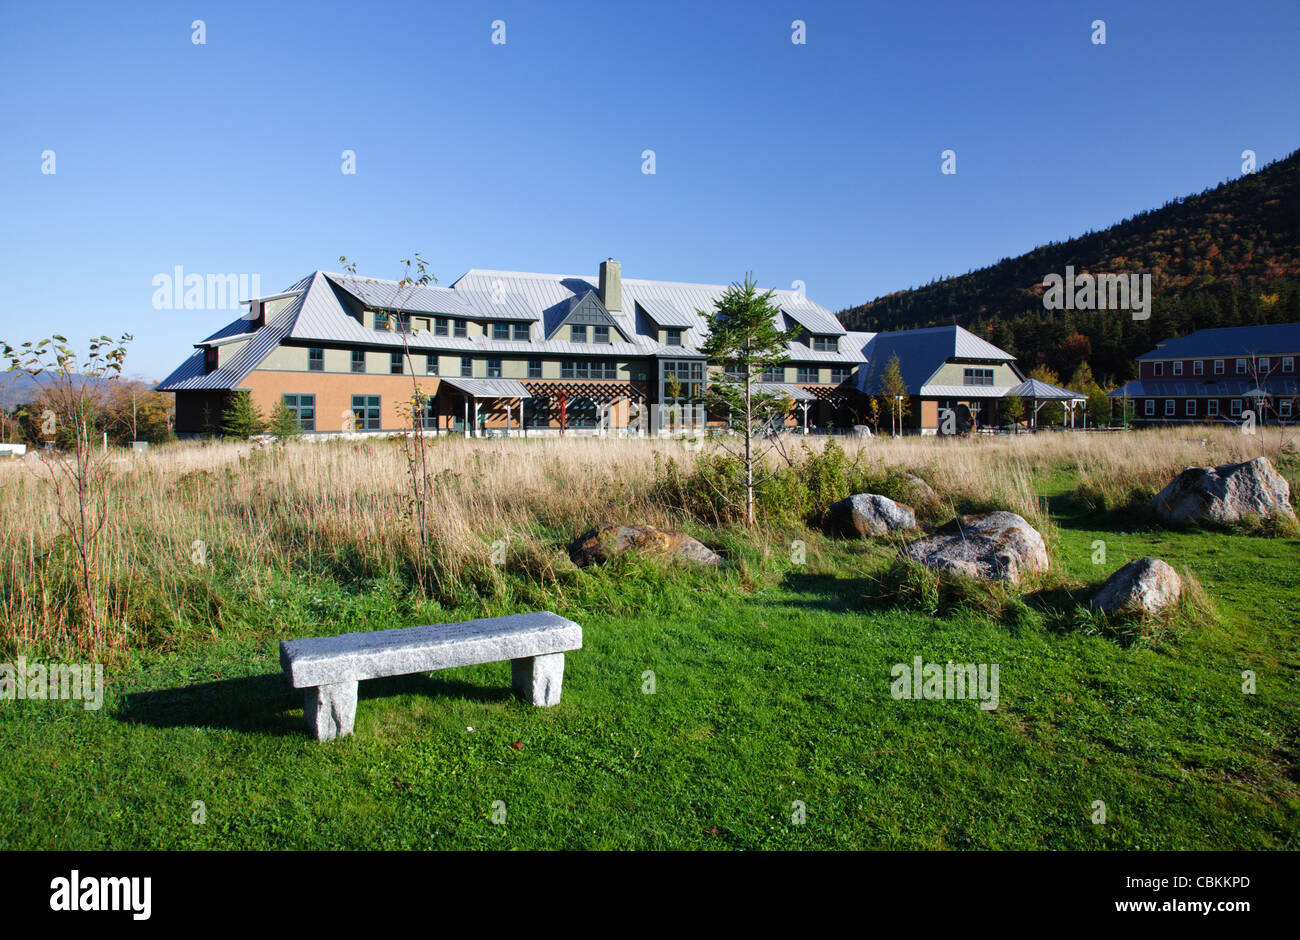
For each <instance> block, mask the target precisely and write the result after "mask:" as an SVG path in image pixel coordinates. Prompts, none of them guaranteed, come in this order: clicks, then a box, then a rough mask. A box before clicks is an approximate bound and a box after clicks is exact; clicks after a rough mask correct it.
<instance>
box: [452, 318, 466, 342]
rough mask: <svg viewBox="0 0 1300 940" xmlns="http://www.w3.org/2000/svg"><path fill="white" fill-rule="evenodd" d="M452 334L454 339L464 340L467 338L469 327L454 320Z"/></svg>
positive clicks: (462, 322) (462, 321) (463, 322)
mask: <svg viewBox="0 0 1300 940" xmlns="http://www.w3.org/2000/svg"><path fill="white" fill-rule="evenodd" d="M453 334H454V335H455V337H456V339H465V338H466V337H467V336H469V327H468V326H467V325H466V323H465V321H464V320H456V321H455V322H454V323H453Z"/></svg>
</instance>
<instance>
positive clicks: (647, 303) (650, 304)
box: [637, 297, 696, 328]
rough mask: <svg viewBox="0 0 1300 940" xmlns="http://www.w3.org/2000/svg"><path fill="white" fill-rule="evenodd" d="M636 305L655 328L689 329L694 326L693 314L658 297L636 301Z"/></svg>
mask: <svg viewBox="0 0 1300 940" xmlns="http://www.w3.org/2000/svg"><path fill="white" fill-rule="evenodd" d="M637 304H638V305H639V306H640V307H641V309H642V310H644V311H645V314H646V316H648V317H649V318H650V319H651V320H653V321H654V322H655V324H656V325H657V326H660V327H665V328H672V327H678V328H689V327H692V326H695V322H696V321H695V314H694V313H693V312H691V311H686V310H682V309H681V308H680V307H678V306H677V305H676V304H675V303H673V302H672V301H671V300H664V299H663V298H660V297H647V298H645V299H643V300H638V301H637Z"/></svg>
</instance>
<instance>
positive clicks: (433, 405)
mask: <svg viewBox="0 0 1300 940" xmlns="http://www.w3.org/2000/svg"><path fill="white" fill-rule="evenodd" d="M437 406H438V403H437V402H436V401H435V400H434V399H433V398H432V397H431V396H428V395H426V396H425V397H424V407H423V408H421V407H420V400H419V399H418V398H412V399H411V415H412V417H413V418H414V419H415V421H416V423H417V425H418V426H419V427H420V428H421V429H423V430H426V431H429V430H433V429H435V428H437V427H438V411H437Z"/></svg>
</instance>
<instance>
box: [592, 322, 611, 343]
mask: <svg viewBox="0 0 1300 940" xmlns="http://www.w3.org/2000/svg"><path fill="white" fill-rule="evenodd" d="M591 341H592V342H593V343H605V344H607V345H608V343H609V327H607V326H593V327H592V328H591Z"/></svg>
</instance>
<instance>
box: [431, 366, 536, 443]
mask: <svg viewBox="0 0 1300 940" xmlns="http://www.w3.org/2000/svg"><path fill="white" fill-rule="evenodd" d="M531 397H532V396H531V393H530V392H529V391H528V389H527V388H525V387H524V385H523V383H522V382H519V381H517V380H515V379H471V378H444V379H442V381H441V382H439V383H438V394H437V395H435V396H434V397H433V398H432V399H431V400H430V403H429V405H430V410H432V411H434V413H433V414H431V415H430V416H429V418H430V419H431V421H432V423H433V427H435V428H436V429H437V431H438V433H442V432H443V431H446V432H447V433H450V434H464V435H465V436H466V437H493V436H496V435H497V432H500V433H501V434H502V435H503V436H505V437H510V436H511V435H512V434H522V435H526V434H527V428H526V427H525V425H524V401H525V400H526V399H528V398H531Z"/></svg>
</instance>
